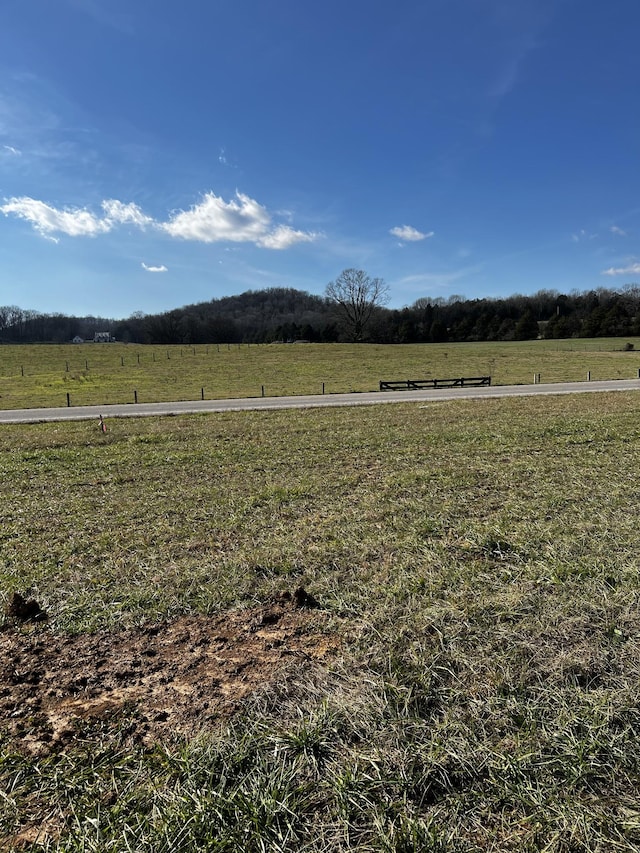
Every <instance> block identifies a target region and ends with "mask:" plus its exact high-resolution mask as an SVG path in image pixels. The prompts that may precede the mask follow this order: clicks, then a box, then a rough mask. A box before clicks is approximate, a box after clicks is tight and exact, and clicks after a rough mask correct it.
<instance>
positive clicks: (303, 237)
mask: <svg viewBox="0 0 640 853" xmlns="http://www.w3.org/2000/svg"><path fill="white" fill-rule="evenodd" d="M316 237H317V235H316V234H314V233H312V232H309V231H295V230H294V229H293V228H289V226H288V225H278V226H277V228H274V230H273V231H270V232H269V233H268V234H265V235H264V237H261V238H260V240H258V242H257V245H258V246H261V247H262V248H263V249H288V248H289V246H293V245H295V244H296V243H311V242H312V241H313V240H315V239H316Z"/></svg>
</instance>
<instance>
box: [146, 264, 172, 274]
mask: <svg viewBox="0 0 640 853" xmlns="http://www.w3.org/2000/svg"><path fill="white" fill-rule="evenodd" d="M142 269H143V270H146V271H147V272H169V270H168V268H167V267H165V265H164V264H162V265H161V266H159V267H148V266H147V265H146V264H145V263H144V262H143V264H142Z"/></svg>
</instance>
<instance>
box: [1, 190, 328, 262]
mask: <svg viewBox="0 0 640 853" xmlns="http://www.w3.org/2000/svg"><path fill="white" fill-rule="evenodd" d="M102 210H103V216H96V215H95V214H94V213H92V212H91V211H90V210H88V209H87V208H64V209H59V208H55V207H53V206H52V205H49V204H46V203H45V202H43V201H38V200H37V199H33V198H29V197H28V196H22V197H20V198H10V199H6V200H5V203H4V204H3V205H0V213H4V215H5V216H9V215H10V214H11V215H13V216H16V217H18V218H19V219H24V220H26V221H27V222H30V223H31V224H32V225H33V227H34V228H35V230H36V231H38V233H40V234H41V235H42V236H43V237H47V238H48V239H55V238H54V237H52V235H54V234H66V235H67V236H69V237H87V236H88V237H95V236H97V235H98V234H106V233H108V232H109V231H112V230H113V229H114V228H115V227H116V226H118V225H133V226H135V227H136V228H140V229H141V230H144V229H145V228H147V227H152V228H156V229H158V230H160V231H164V232H165V233H166V234H169V235H170V236H171V237H175V238H178V239H182V240H194V241H197V242H200V243H218V242H229V243H253V244H254V245H255V246H259V247H260V248H263V249H288V248H290V247H291V246H294V245H295V244H296V243H309V242H311V241H312V240H315V239H316V237H317V236H318V235H317V234H315V233H313V232H310V231H298V230H296V229H294V228H291V227H290V226H289V225H281V224H277V223H274V222H273V220H272V218H271V215H270V214H269V212H268V211H267V210H266V208H265V207H263V206H262V205H261V204H258V202H257V201H255V200H254V199H252V198H249V196H247V195H244V194H243V193H239V192H237V193H236V197H235V199H232V200H231V201H229V202H226V201H224V199H222V198H220V197H219V196H216V195H215V194H214V193H212V192H209V193H207V194H206V195H205V196H204V197H203V199H202V201H201V202H200V203H199V204H195V205H193V207H191V208H190V210H181V211H177V212H176V213H174V214H172V215H171V216H170V217H169V219H168V221H166V222H159V221H158V220H155V219H153V218H152V217H151V216H147V214H146V213H144V211H143V210H142V209H141V208H140V207H139V206H138V205H137V204H134V203H133V202H129V203H125V202H122V201H118V200H117V199H107V200H105V201H103V202H102Z"/></svg>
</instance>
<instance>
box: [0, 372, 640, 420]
mask: <svg viewBox="0 0 640 853" xmlns="http://www.w3.org/2000/svg"><path fill="white" fill-rule="evenodd" d="M598 391H600V392H602V391H640V379H613V380H606V381H598V382H558V383H553V384H549V385H542V384H540V385H492V386H489V387H481V388H435V389H426V390H423V391H368V392H363V393H357V394H313V395H309V396H303V395H301V396H297V397H249V398H245V399H238V400H191V401H186V402H177V403H126V404H122V405H113V406H71V407H68V408H66V407H61V408H55V409H54V408H52V409H6V410H4V411H2V410H0V423H4V424H11V423H13V424H18V423H23V424H24V423H39V422H41V421H81V420H90V419H92V418H96V419H97V418H98V416H99V415H102V416H103V417H104V418H127V417H135V418H145V417H160V416H162V415H183V414H195V413H200V412H238V411H249V410H258V409H308V408H319V407H327V408H328V407H331V406H371V405H375V404H380V403H433V402H437V401H440V402H441V401H443V400H483V399H488V398H495V397H534V396H540V395H553V394H584V393H594V392H598Z"/></svg>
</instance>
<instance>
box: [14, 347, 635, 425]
mask: <svg viewBox="0 0 640 853" xmlns="http://www.w3.org/2000/svg"><path fill="white" fill-rule="evenodd" d="M629 344H632V345H633V348H634V349H633V350H628V349H627V347H628V345H629ZM636 349H637V350H638V352H636ZM639 369H640V339H634V338H631V339H626V338H624V339H623V338H597V339H577V340H570V341H523V342H517V343H487V344H484V343H482V344H420V345H403V346H376V345H368V344H359V345H346V344H345V345H343V344H294V345H291V344H290V345H283V344H281V345H276V344H271V345H252V346H247V345H242V346H238V345H235V346H226V345H224V346H223V345H221V346H219V347H218V346H215V345H210V346H196V347H186V346H184V347H180V346H175V347H161V346H136V345H133V344H132V345H124V344H81V345H77V346H75V345H66V346H47V345H37V346H1V347H0V408H2V409H16V408H37V407H41V406H65V405H66V404H67V394H68V395H69V398H70V402H71V405H72V406H81V405H92V404H95V405H105V404H109V403H133V402H134V399H135V394H136V392H137V398H138V400H139V402H145V403H148V402H165V401H168V400H198V399H200V397H201V395H202V394H203V393H204V396H205V397H206V399H223V398H227V397H229V398H236V397H259V396H260V395H261V394H262V391H263V388H264V393H265V395H266V396H283V395H290V394H320V393H322V389H323V385H324V388H325V391H326V393H327V394H331V393H342V392H348V391H376V390H378V387H379V382H380V380H381V379H387V380H393V379H429V378H436V379H445V378H450V377H460V376H489V375H490V376H491V377H492V380H493V382H494V384H497V385H507V384H523V383H524V384H529V383H531V382H533V376H534V374H540V378H541V381H542V382H569V381H577V380H583V379H586V377H587V372H588V371H590V372H591V378H592V379H594V380H595V379H633V378H636V377H637V376H638V370H639Z"/></svg>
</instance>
